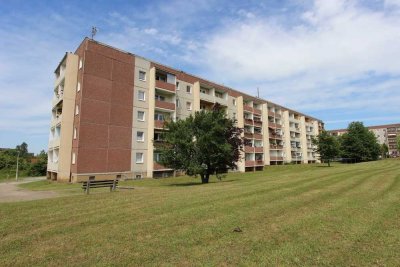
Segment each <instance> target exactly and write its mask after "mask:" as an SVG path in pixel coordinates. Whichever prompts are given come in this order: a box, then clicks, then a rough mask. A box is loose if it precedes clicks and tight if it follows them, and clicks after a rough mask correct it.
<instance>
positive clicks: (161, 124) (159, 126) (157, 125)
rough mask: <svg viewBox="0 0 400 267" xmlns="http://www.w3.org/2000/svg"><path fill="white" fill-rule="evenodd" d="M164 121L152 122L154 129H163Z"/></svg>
mask: <svg viewBox="0 0 400 267" xmlns="http://www.w3.org/2000/svg"><path fill="white" fill-rule="evenodd" d="M164 123H165V121H160V120H154V128H156V129H163V128H164Z"/></svg>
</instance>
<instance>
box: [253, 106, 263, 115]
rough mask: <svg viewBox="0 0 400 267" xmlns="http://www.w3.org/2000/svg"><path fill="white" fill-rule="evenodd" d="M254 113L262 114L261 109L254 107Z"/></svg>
mask: <svg viewBox="0 0 400 267" xmlns="http://www.w3.org/2000/svg"><path fill="white" fill-rule="evenodd" d="M253 113H254V114H257V115H261V110H260V109H257V108H253Z"/></svg>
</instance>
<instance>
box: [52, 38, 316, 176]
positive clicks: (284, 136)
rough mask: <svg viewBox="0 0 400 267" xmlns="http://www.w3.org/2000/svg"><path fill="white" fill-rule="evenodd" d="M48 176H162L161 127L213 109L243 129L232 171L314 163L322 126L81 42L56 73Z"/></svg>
mask: <svg viewBox="0 0 400 267" xmlns="http://www.w3.org/2000/svg"><path fill="white" fill-rule="evenodd" d="M55 74H56V81H55V85H54V88H55V89H54V98H53V105H52V106H53V108H52V120H51V130H50V141H49V163H48V177H49V178H50V179H53V180H61V181H72V182H75V181H81V180H87V179H114V178H116V177H117V178H139V177H165V176H171V175H173V174H174V171H173V170H171V169H168V168H165V167H164V166H162V165H161V164H160V163H159V158H160V155H159V153H158V151H157V143H158V142H163V140H162V139H161V136H162V135H161V133H162V131H165V130H166V129H164V127H163V126H164V122H165V121H168V120H177V119H184V118H186V117H187V116H189V115H190V114H193V113H194V112H195V111H200V110H203V109H210V108H212V106H213V105H214V104H215V103H219V104H220V105H221V106H222V107H223V108H224V109H225V111H226V114H227V116H229V117H231V118H235V119H236V120H237V124H238V126H239V127H241V128H244V138H246V139H247V140H248V146H246V147H245V148H244V150H245V151H244V152H243V155H242V158H243V160H241V161H240V162H239V163H238V171H241V172H244V171H253V170H262V169H263V167H264V166H265V165H277V164H283V163H285V162H297V163H312V162H316V161H317V159H316V155H315V153H314V152H313V150H312V146H311V142H310V140H311V137H312V136H315V135H317V134H318V133H319V131H320V130H321V128H322V127H323V123H322V121H320V120H318V119H315V118H313V117H311V116H308V115H305V114H302V113H300V112H297V111H294V110H291V109H288V108H285V107H283V106H280V105H278V104H275V103H272V102H270V101H267V100H263V99H260V98H257V97H253V96H250V95H247V94H245V93H242V92H239V91H236V90H234V89H232V88H229V87H226V86H223V85H219V84H217V83H214V82H211V81H208V80H206V79H203V78H200V77H197V76H194V75H191V74H187V73H185V72H183V71H180V70H176V69H173V68H170V67H167V66H164V65H162V64H159V63H156V62H153V61H150V60H147V59H145V58H143V57H140V56H137V55H133V54H131V53H127V52H124V51H121V50H119V49H116V48H113V47H110V46H108V45H105V44H101V43H99V42H96V41H93V40H90V39H88V38H86V39H84V40H83V42H82V43H81V44H80V46H79V47H78V49H77V50H76V52H75V53H66V54H65V56H64V58H63V59H62V60H61V62H60V64H59V66H58V67H57V68H56V71H55Z"/></svg>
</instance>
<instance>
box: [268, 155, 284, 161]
mask: <svg viewBox="0 0 400 267" xmlns="http://www.w3.org/2000/svg"><path fill="white" fill-rule="evenodd" d="M269 159H270V160H271V161H283V157H272V156H271V157H270V158H269Z"/></svg>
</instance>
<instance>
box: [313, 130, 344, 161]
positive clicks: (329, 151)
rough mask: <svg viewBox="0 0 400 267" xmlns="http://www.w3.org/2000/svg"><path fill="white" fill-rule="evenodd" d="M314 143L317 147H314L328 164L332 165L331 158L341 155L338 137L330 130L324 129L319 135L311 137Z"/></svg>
mask: <svg viewBox="0 0 400 267" xmlns="http://www.w3.org/2000/svg"><path fill="white" fill-rule="evenodd" d="M311 141H312V144H313V145H314V146H315V147H316V148H315V149H314V151H315V152H317V153H318V154H319V156H320V158H321V160H323V161H326V162H327V163H328V166H331V164H330V161H331V159H333V158H335V157H337V156H339V153H340V149H339V142H338V140H337V139H336V137H334V136H331V135H330V134H329V133H328V132H326V131H322V132H321V133H320V134H319V135H318V136H317V137H315V138H314V137H313V138H312V139H311Z"/></svg>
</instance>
